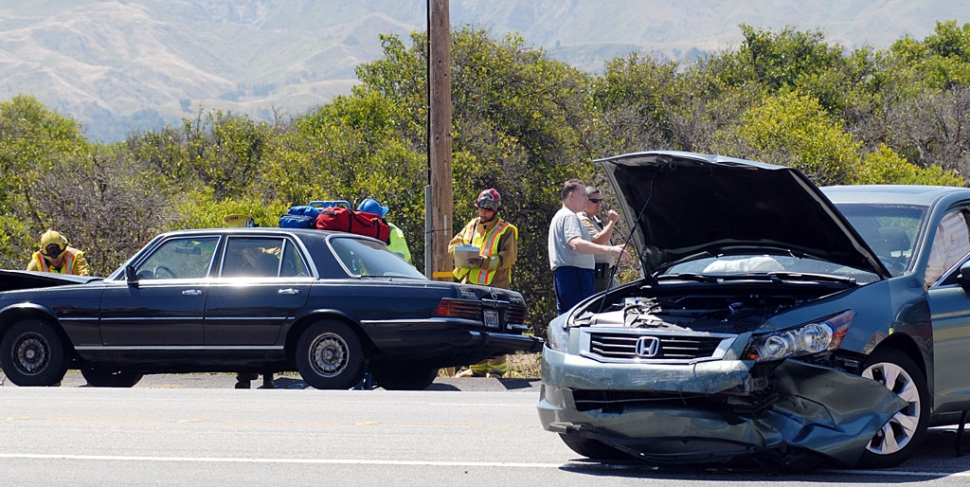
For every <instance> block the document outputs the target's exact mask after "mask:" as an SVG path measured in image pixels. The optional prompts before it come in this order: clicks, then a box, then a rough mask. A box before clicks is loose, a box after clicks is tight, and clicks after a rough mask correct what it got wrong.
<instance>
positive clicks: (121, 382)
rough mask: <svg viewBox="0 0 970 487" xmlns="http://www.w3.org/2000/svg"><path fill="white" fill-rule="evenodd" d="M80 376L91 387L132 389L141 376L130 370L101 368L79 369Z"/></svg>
mask: <svg viewBox="0 0 970 487" xmlns="http://www.w3.org/2000/svg"><path fill="white" fill-rule="evenodd" d="M81 375H82V376H84V380H86V381H88V385H89V386H92V387H134V386H135V384H137V383H138V381H140V380H141V378H142V376H143V374H141V373H139V372H132V371H130V370H124V369H122V370H117V369H105V368H102V367H84V368H82V369H81Z"/></svg>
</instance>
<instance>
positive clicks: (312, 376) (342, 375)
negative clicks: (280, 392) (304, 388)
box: [296, 322, 364, 389]
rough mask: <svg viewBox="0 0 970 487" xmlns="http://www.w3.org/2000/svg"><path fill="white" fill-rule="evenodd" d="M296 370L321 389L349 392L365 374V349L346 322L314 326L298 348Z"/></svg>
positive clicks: (306, 332) (307, 332) (301, 336)
mask: <svg viewBox="0 0 970 487" xmlns="http://www.w3.org/2000/svg"><path fill="white" fill-rule="evenodd" d="M296 368H297V370H298V371H299V372H300V375H301V376H302V377H303V381H304V382H306V383H307V384H309V385H310V386H311V387H314V388H317V389H349V388H351V387H353V386H354V384H356V383H358V382H360V379H361V378H362V377H363V375H364V349H363V347H362V346H361V344H360V338H359V337H358V336H357V333H356V332H354V330H353V329H352V328H351V327H349V326H347V325H346V324H343V323H337V322H321V323H315V324H313V325H310V327H309V328H307V329H306V331H304V332H303V335H300V339H299V341H298V342H297V345H296Z"/></svg>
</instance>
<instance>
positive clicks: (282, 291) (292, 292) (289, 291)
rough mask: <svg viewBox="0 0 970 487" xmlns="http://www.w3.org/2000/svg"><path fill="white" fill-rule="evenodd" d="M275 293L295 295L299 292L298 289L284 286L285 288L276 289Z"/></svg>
mask: <svg viewBox="0 0 970 487" xmlns="http://www.w3.org/2000/svg"><path fill="white" fill-rule="evenodd" d="M276 294H286V295H288V296H296V295H297V294H300V290H299V289H293V288H286V289H280V290H279V291H276Z"/></svg>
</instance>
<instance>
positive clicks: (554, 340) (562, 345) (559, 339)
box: [546, 315, 569, 352]
mask: <svg viewBox="0 0 970 487" xmlns="http://www.w3.org/2000/svg"><path fill="white" fill-rule="evenodd" d="M565 316H566V315H560V316H559V317H557V318H556V319H554V320H552V321H551V322H550V323H549V328H547V329H546V346H547V347H549V348H551V349H553V350H556V351H558V352H566V351H568V350H569V327H567V326H566V319H565Z"/></svg>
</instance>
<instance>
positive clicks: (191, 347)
mask: <svg viewBox="0 0 970 487" xmlns="http://www.w3.org/2000/svg"><path fill="white" fill-rule="evenodd" d="M74 349H75V350H83V351H92V350H111V351H134V350H164V351H169V350H212V351H223V350H283V349H284V347H283V346H282V345H225V346H222V345H103V346H94V345H89V346H79V347H74Z"/></svg>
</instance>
